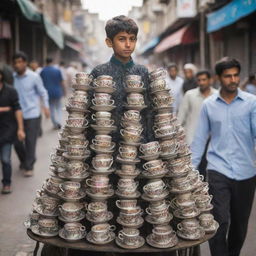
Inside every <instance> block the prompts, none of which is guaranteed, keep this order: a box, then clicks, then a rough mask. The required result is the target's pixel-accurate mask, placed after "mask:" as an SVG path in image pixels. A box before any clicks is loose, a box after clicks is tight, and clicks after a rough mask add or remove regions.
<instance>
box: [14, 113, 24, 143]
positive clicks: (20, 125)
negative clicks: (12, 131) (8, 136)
mask: <svg viewBox="0 0 256 256" xmlns="http://www.w3.org/2000/svg"><path fill="white" fill-rule="evenodd" d="M15 118H16V120H17V124H18V130H17V137H18V140H20V141H23V140H24V139H25V132H24V126H23V116H22V111H21V110H16V111H15Z"/></svg>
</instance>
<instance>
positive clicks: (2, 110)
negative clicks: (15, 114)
mask: <svg viewBox="0 0 256 256" xmlns="http://www.w3.org/2000/svg"><path fill="white" fill-rule="evenodd" d="M11 109H12V108H11V107H0V112H8V111H11Z"/></svg>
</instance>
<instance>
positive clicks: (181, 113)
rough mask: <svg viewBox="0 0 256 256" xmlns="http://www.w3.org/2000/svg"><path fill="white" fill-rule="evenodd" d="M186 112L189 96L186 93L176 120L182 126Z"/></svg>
mask: <svg viewBox="0 0 256 256" xmlns="http://www.w3.org/2000/svg"><path fill="white" fill-rule="evenodd" d="M188 111H189V95H188V93H185V96H184V98H183V100H182V102H181V105H180V109H179V113H178V120H179V122H180V124H181V125H182V126H185V125H186V120H187V115H188Z"/></svg>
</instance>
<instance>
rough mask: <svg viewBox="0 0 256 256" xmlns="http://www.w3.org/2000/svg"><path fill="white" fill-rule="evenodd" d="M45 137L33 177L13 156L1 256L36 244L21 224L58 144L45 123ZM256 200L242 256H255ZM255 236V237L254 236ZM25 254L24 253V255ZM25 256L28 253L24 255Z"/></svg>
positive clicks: (1, 204) (1, 201) (2, 202)
mask: <svg viewBox="0 0 256 256" xmlns="http://www.w3.org/2000/svg"><path fill="white" fill-rule="evenodd" d="M43 130H44V134H43V137H42V138H40V139H39V141H38V147H37V159H38V160H37V163H36V168H35V176H34V177H32V178H24V177H23V175H22V173H20V172H19V170H18V160H17V157H16V154H15V152H13V155H12V156H13V163H14V164H13V193H12V194H10V195H8V196H6V195H5V196H3V195H0V218H1V225H0V233H1V235H0V256H30V255H32V254H31V253H32V251H33V249H34V246H35V242H33V241H32V240H30V239H29V238H28V237H27V235H26V230H25V227H24V226H23V222H24V220H25V218H26V216H27V214H28V213H29V212H30V210H31V205H32V203H33V200H34V198H35V193H36V190H37V189H39V188H40V187H41V186H42V183H43V181H44V180H45V179H46V178H47V177H48V166H49V163H50V158H49V154H50V152H51V151H52V149H53V147H54V146H55V145H57V143H58V135H57V134H58V133H57V132H56V131H54V130H52V126H51V122H50V121H49V120H47V121H45V120H44V127H43ZM255 219H256V200H254V208H253V210H252V215H251V218H250V223H249V229H248V234H247V239H246V241H245V244H244V247H243V250H242V254H241V256H252V255H254V254H255V249H256V248H255V239H256V237H255V230H256V222H255ZM253 235H254V236H253ZM23 252H24V253H23ZM26 252H28V253H29V252H30V253H29V254H27V253H26ZM209 255H210V254H209V251H208V245H207V244H204V245H203V246H202V256H209Z"/></svg>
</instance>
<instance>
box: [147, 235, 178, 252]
mask: <svg viewBox="0 0 256 256" xmlns="http://www.w3.org/2000/svg"><path fill="white" fill-rule="evenodd" d="M146 241H147V243H148V244H149V245H150V246H152V247H155V248H161V249H164V248H171V247H174V246H175V245H177V244H178V242H179V240H178V237H177V236H176V235H175V238H172V239H171V241H170V242H169V243H166V244H159V243H156V242H155V241H154V239H153V236H152V234H150V235H148V236H147V237H146Z"/></svg>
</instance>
